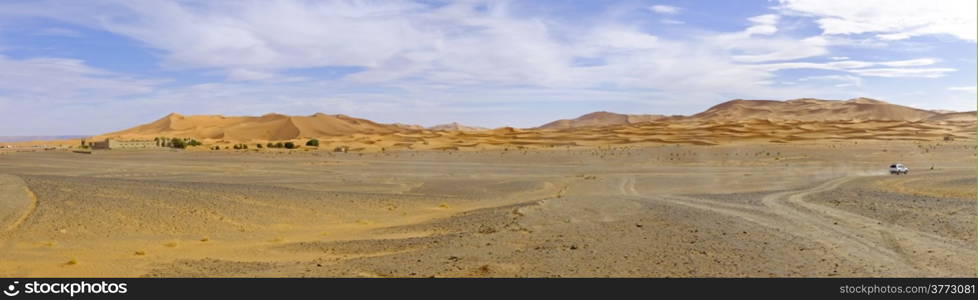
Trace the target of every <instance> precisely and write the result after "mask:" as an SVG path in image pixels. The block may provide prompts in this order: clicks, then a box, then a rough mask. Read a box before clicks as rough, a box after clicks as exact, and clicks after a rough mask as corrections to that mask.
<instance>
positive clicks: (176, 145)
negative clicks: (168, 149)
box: [170, 139, 187, 149]
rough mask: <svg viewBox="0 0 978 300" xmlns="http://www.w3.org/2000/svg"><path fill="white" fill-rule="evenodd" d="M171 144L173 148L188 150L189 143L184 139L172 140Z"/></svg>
mask: <svg viewBox="0 0 978 300" xmlns="http://www.w3.org/2000/svg"><path fill="white" fill-rule="evenodd" d="M170 144H172V145H173V146H172V147H173V148H178V149H183V148H187V143H186V142H185V141H183V140H182V139H172V140H170Z"/></svg>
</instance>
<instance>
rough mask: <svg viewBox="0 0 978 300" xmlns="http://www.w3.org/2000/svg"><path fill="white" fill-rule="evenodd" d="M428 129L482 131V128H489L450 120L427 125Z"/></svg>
mask: <svg viewBox="0 0 978 300" xmlns="http://www.w3.org/2000/svg"><path fill="white" fill-rule="evenodd" d="M428 129H430V130H435V131H482V130H489V129H488V128H484V127H476V126H466V125H462V124H459V123H458V122H452V123H448V124H441V125H435V126H431V127H428Z"/></svg>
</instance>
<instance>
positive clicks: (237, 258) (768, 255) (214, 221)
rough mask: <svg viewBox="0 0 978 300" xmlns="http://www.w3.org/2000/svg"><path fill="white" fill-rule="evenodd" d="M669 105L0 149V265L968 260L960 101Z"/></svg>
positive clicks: (648, 270)
mask: <svg viewBox="0 0 978 300" xmlns="http://www.w3.org/2000/svg"><path fill="white" fill-rule="evenodd" d="M971 114H972V115H973V113H971ZM677 124H678V125H677ZM690 124H692V123H690ZM690 124H685V125H684V124H680V123H670V124H666V123H655V122H651V123H639V124H632V125H628V126H624V127H621V126H619V127H616V126H599V127H587V128H578V129H573V130H518V129H511V128H510V129H498V130H480V131H454V132H449V131H419V132H417V133H405V132H395V133H390V132H377V133H365V134H354V135H343V136H338V137H334V138H329V137H326V138H322V139H321V140H322V144H321V146H319V147H302V148H300V149H267V148H265V149H255V148H252V149H248V150H223V148H220V147H218V149H220V150H213V149H211V148H208V147H199V148H200V149H196V150H193V149H191V150H176V149H167V148H159V149H149V150H129V151H127V150H104V151H93V152H92V153H91V154H89V153H77V152H73V151H72V150H71V149H59V148H49V149H48V150H41V149H37V148H20V149H17V148H14V149H4V150H3V152H0V174H3V175H2V176H0V230H2V231H0V276H4V277H35V276H36V277H47V276H56V277H57V276H68V277H70V276H84V277H89V276H92V277H103V276H104V277H835V276H841V277H864V276H867V277H878V276H881V277H968V276H974V275H975V267H976V223H975V220H976V213H978V212H976V201H975V199H976V189H978V188H976V185H978V181H976V156H975V155H976V154H975V153H976V144H975V125H974V124H975V123H974V121H970V122H963V123H961V122H958V123H954V122H951V123H948V122H944V123H939V122H930V123H928V122H916V121H911V122H906V121H853V122H835V123H833V122H822V121H806V120H800V121H797V122H772V121H749V122H736V123H709V122H708V123H696V124H694V125H690ZM263 142H264V141H263ZM358 142H359V143H360V144H356V145H355V146H356V147H353V150H349V149H350V146H349V145H351V144H352V143H358ZM208 143H214V144H215V145H218V146H220V145H222V144H221V143H220V141H219V140H218V139H213V140H208ZM259 143H261V142H259ZM405 143H407V144H405ZM412 143H413V144H412ZM205 144H206V143H205ZM338 145H342V146H343V147H344V149H347V150H346V151H339V149H338V148H336V146H338ZM382 145H386V146H382ZM393 145H402V146H400V147H398V146H393ZM412 145H414V146H413V147H412ZM205 146H206V145H205ZM205 149H208V150H205ZM892 163H903V164H905V165H906V166H908V167H909V168H910V173H909V174H907V175H890V174H889V173H888V167H889V165H890V164H892Z"/></svg>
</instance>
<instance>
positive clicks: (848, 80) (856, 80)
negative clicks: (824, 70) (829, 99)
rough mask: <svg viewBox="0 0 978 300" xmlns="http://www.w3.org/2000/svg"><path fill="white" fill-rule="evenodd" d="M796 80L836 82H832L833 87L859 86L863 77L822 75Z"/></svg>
mask: <svg viewBox="0 0 978 300" xmlns="http://www.w3.org/2000/svg"><path fill="white" fill-rule="evenodd" d="M798 81H801V82H838V83H836V84H833V86H834V87H838V88H843V87H861V86H862V85H863V79H862V78H861V77H858V76H852V75H823V76H809V77H802V78H799V79H798Z"/></svg>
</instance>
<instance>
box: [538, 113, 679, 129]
mask: <svg viewBox="0 0 978 300" xmlns="http://www.w3.org/2000/svg"><path fill="white" fill-rule="evenodd" d="M664 118H666V116H663V115H626V114H618V113H613V112H606V111H599V112H593V113H589V114H586V115H583V116H580V117H577V118H575V119H564V120H557V121H553V122H550V123H547V124H543V125H542V126H540V127H537V128H536V129H571V128H580V127H593V126H608V125H626V124H635V123H642V122H650V121H656V120H661V119H664Z"/></svg>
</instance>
